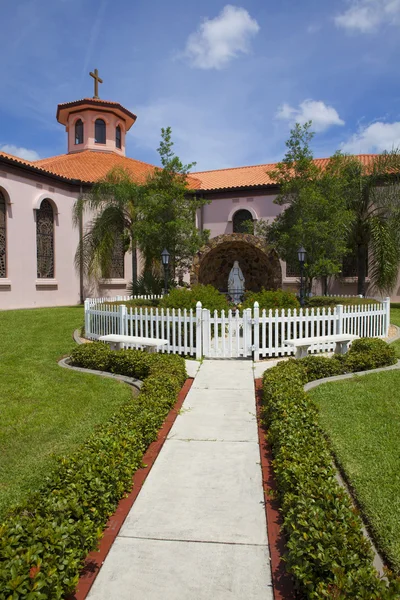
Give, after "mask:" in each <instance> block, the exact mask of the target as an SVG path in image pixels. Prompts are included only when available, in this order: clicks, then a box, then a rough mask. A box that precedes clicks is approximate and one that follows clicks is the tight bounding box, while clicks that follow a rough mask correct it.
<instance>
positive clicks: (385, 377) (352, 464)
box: [310, 371, 400, 574]
mask: <svg viewBox="0 0 400 600" xmlns="http://www.w3.org/2000/svg"><path fill="white" fill-rule="evenodd" d="M399 388H400V371H392V372H386V373H377V374H371V375H365V376H364V377H355V378H352V379H350V380H345V381H342V382H337V383H328V384H324V385H321V386H319V387H317V388H315V389H314V390H311V392H310V394H311V395H312V397H313V399H314V400H315V401H316V402H317V404H318V406H319V408H320V421H321V425H322V427H323V428H324V430H325V431H326V433H327V435H328V438H329V440H330V442H331V445H332V449H333V452H334V454H335V456H336V459H337V461H338V464H339V465H340V466H341V468H342V469H343V471H344V473H345V475H346V477H347V480H348V482H349V483H350V485H351V487H352V488H353V490H354V494H355V497H356V498H357V502H358V504H359V506H360V507H361V510H362V513H363V515H364V516H365V518H366V520H367V522H368V524H369V528H370V530H371V532H372V534H373V537H374V540H375V543H376V545H377V547H378V549H379V550H380V551H381V552H382V553H383V555H384V556H385V557H386V559H387V561H388V563H389V564H390V565H391V567H392V568H393V570H394V571H395V572H396V573H397V574H400V468H399V466H400V463H399V456H400V455H399V439H400V395H399V392H398V390H399Z"/></svg>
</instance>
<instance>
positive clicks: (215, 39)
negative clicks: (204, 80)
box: [184, 4, 260, 69]
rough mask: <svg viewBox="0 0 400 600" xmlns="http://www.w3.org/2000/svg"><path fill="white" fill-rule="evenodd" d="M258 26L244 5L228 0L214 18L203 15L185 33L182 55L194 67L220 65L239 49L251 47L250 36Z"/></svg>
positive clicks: (223, 65) (246, 50)
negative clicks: (198, 23)
mask: <svg viewBox="0 0 400 600" xmlns="http://www.w3.org/2000/svg"><path fill="white" fill-rule="evenodd" d="M259 29H260V27H259V25H258V23H257V21H256V20H255V19H253V18H252V17H251V16H250V15H249V13H248V12H247V10H245V9H244V8H240V7H236V6H232V5H231V4H227V5H226V6H225V7H224V8H223V9H222V11H221V13H220V14H219V15H218V16H217V17H215V18H214V19H204V21H203V22H202V23H201V25H200V27H199V28H198V30H197V31H196V32H194V33H192V34H190V36H189V37H188V40H187V43H186V49H185V52H184V55H185V56H186V57H187V58H188V59H189V61H190V63H191V65H192V66H193V67H198V68H199V69H222V68H223V67H225V66H226V65H227V64H228V62H229V61H230V60H232V59H233V58H235V57H236V56H238V54H240V53H244V54H247V53H248V52H249V51H250V39H251V38H252V37H253V36H254V35H256V33H257V32H258V31H259Z"/></svg>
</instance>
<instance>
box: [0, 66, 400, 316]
mask: <svg viewBox="0 0 400 600" xmlns="http://www.w3.org/2000/svg"><path fill="white" fill-rule="evenodd" d="M91 75H92V76H93V77H94V79H95V94H94V97H93V98H83V99H82V100H75V101H73V102H66V103H64V104H59V105H58V108H57V121H58V122H59V123H60V125H63V126H64V127H65V131H66V134H67V153H66V154H62V155H60V156H53V157H50V158H46V159H42V160H37V161H27V160H23V159H21V158H19V157H17V156H12V155H10V154H6V153H4V152H0V309H10V308H29V307H41V306H62V305H73V304H77V303H80V302H82V301H83V300H84V299H85V298H86V297H89V296H92V297H93V296H101V297H104V296H116V295H125V293H126V286H127V284H128V283H129V281H130V280H131V278H132V273H131V260H130V257H129V256H128V255H125V256H124V255H123V253H122V254H120V256H119V255H118V254H117V253H116V256H115V257H114V261H113V266H112V274H111V275H112V277H111V278H110V279H102V280H99V281H97V282H96V283H95V284H93V283H90V284H89V282H87V281H86V280H85V278H84V276H83V273H82V272H81V273H80V272H79V271H77V270H76V268H75V266H74V256H75V252H76V249H77V246H78V242H79V239H80V236H82V234H83V232H84V230H85V226H86V225H87V222H83V223H82V224H81V226H80V227H74V225H73V222H72V209H73V206H74V203H75V201H76V200H77V198H78V197H79V196H80V195H82V194H85V193H86V192H88V191H89V190H90V187H91V185H92V184H93V183H94V182H96V181H97V180H99V179H101V178H103V177H104V176H105V175H106V174H107V173H108V172H109V171H110V169H111V168H113V167H115V166H121V167H123V168H124V169H126V170H128V171H129V172H130V173H131V174H132V177H133V179H134V180H135V181H137V182H139V183H140V182H144V181H145V180H146V177H147V176H148V175H149V174H150V173H151V172H152V171H153V170H154V168H155V167H154V166H153V165H150V164H147V163H144V162H142V161H139V160H135V159H132V158H128V157H127V156H126V155H125V149H126V134H127V132H128V131H129V130H130V129H131V127H133V126H134V124H135V121H136V115H134V114H133V113H132V112H130V111H129V110H127V109H126V108H124V107H123V106H121V104H119V103H118V102H114V101H107V100H101V99H100V98H99V97H98V83H99V82H100V83H101V82H102V81H101V80H100V78H99V77H98V74H97V70H96V71H95V72H94V73H91ZM359 158H360V160H362V161H365V162H367V161H368V160H370V155H362V156H360V157H359ZM323 160H324V159H319V160H318V159H317V162H323ZM274 167H275V165H274V164H267V165H256V166H247V167H238V168H232V169H222V170H215V171H203V172H196V173H191V175H190V180H191V187H192V189H194V190H195V191H196V193H198V194H201V195H202V196H203V197H205V198H207V199H208V200H210V203H209V204H207V205H205V206H204V207H203V208H202V209H201V210H199V211H198V215H197V225H198V227H199V228H200V229H201V228H204V229H209V230H210V241H209V243H208V244H207V245H206V246H205V247H203V248H202V249H201V250H200V251H199V252H198V254H197V255H196V256H195V257H194V259H193V266H192V269H191V272H190V274H188V278H189V277H190V281H191V283H192V284H193V283H197V282H199V283H211V284H213V285H214V286H215V287H217V288H219V289H222V290H224V289H226V285H227V280H228V274H229V271H230V269H231V267H232V265H233V263H234V261H235V260H239V262H240V267H241V269H242V271H243V274H244V277H245V281H246V289H251V290H258V289H260V288H261V287H265V288H267V289H271V288H275V289H276V288H283V289H297V287H298V266H297V265H290V266H289V265H286V264H285V263H284V262H283V261H281V260H280V259H279V258H278V257H277V256H276V254H275V253H274V252H271V251H268V250H267V249H266V248H265V246H264V244H263V242H262V241H261V240H260V239H259V238H256V237H254V236H252V235H249V234H247V233H244V232H243V222H244V221H248V220H249V219H251V220H253V221H256V220H258V219H264V220H269V221H271V220H273V219H274V218H275V217H276V215H277V214H279V212H280V211H281V210H282V207H281V206H278V205H276V204H274V199H275V198H276V196H277V193H278V189H277V186H276V184H275V183H274V181H273V180H271V179H270V177H269V175H268V173H269V172H270V171H272V170H273V169H274ZM330 293H340V294H356V278H355V272H354V271H351V269H350V270H349V271H348V272H344V274H343V277H342V278H341V279H336V280H335V281H334V283H333V285H332V287H331V289H330ZM399 294H400V291H399V289H398V288H396V289H395V290H394V299H397V300H399V299H400V297H399Z"/></svg>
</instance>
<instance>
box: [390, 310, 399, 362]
mask: <svg viewBox="0 0 400 600" xmlns="http://www.w3.org/2000/svg"><path fill="white" fill-rule="evenodd" d="M390 322H391V323H393V325H397V327H400V308H391V309H390ZM393 348H394V349H395V350H396V354H397V357H398V358H400V340H397V342H393Z"/></svg>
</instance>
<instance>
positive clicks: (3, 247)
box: [0, 192, 7, 277]
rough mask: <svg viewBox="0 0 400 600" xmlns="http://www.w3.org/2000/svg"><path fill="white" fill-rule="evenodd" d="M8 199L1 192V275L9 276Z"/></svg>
mask: <svg viewBox="0 0 400 600" xmlns="http://www.w3.org/2000/svg"><path fill="white" fill-rule="evenodd" d="M6 217H7V215H6V199H5V197H4V194H2V192H0V277H7V262H6V259H7V254H6V253H7V222H6Z"/></svg>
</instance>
